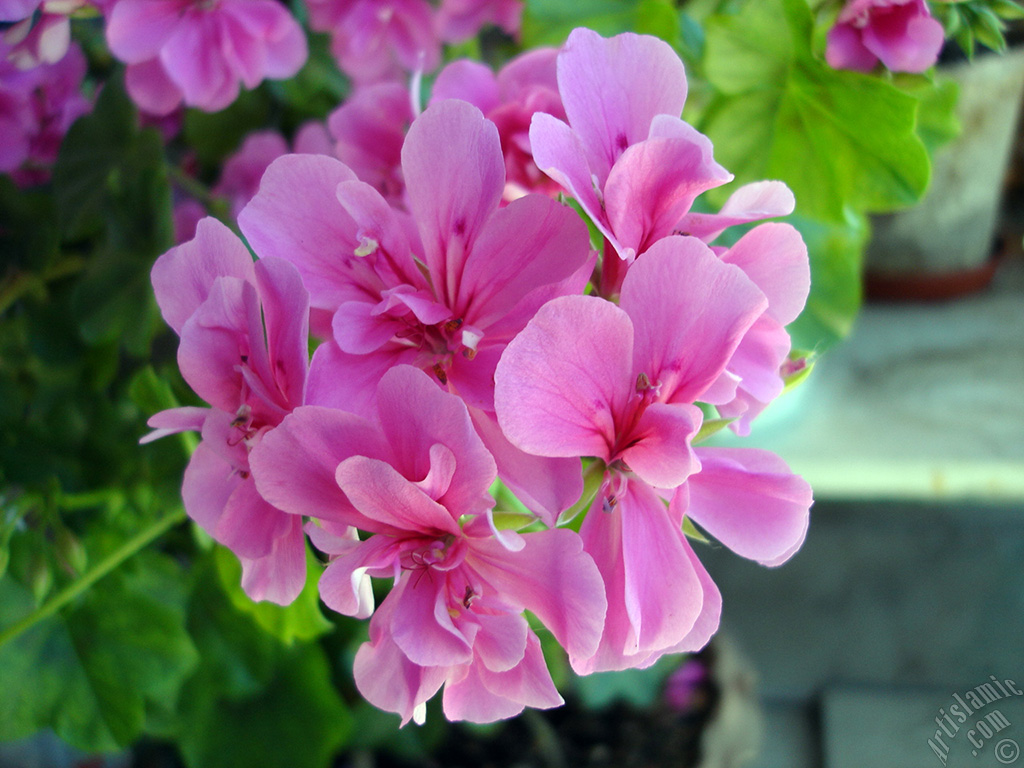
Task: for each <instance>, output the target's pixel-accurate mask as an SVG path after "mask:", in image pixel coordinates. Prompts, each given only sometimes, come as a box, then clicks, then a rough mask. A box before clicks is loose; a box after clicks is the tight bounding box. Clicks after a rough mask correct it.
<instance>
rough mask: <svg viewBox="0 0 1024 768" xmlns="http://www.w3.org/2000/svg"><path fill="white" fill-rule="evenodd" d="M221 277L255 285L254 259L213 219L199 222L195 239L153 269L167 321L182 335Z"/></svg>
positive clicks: (154, 279) (175, 249)
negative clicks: (190, 318)
mask: <svg viewBox="0 0 1024 768" xmlns="http://www.w3.org/2000/svg"><path fill="white" fill-rule="evenodd" d="M218 277H236V278H239V279H241V280H246V281H250V282H251V281H253V280H254V277H255V272H254V270H253V263H252V257H251V256H250V255H249V251H248V249H246V247H245V245H244V244H243V243H242V241H241V240H239V239H238V237H237V235H235V234H234V233H233V232H232V231H231V230H230V229H228V228H227V227H226V226H224V225H223V224H221V223H220V222H219V221H217V220H216V219H214V218H212V217H207V218H205V219H203V220H202V221H200V222H199V224H198V226H197V227H196V236H195V237H194V238H193V239H192V240H190V241H189V242H187V243H183V244H182V245H179V246H176V247H174V248H171V249H170V250H169V251H167V253H165V254H164V255H163V256H161V257H160V258H159V259H157V260H156V263H155V264H154V265H153V271H152V276H151V278H152V281H153V290H154V292H155V293H156V300H157V303H158V304H159V305H160V311H161V313H163V316H164V320H166V321H167V324H168V325H169V326H171V328H173V329H174V330H175V332H176V333H178V334H179V335H180V334H181V328H182V326H183V325H184V324H185V321H186V320H188V319H189V317H191V316H192V314H193V313H194V312H195V311H196V309H198V308H199V305H200V304H202V303H203V302H204V301H206V298H207V297H208V296H209V295H210V289H211V288H212V287H213V283H214V281H215V280H216V279H217V278H218Z"/></svg>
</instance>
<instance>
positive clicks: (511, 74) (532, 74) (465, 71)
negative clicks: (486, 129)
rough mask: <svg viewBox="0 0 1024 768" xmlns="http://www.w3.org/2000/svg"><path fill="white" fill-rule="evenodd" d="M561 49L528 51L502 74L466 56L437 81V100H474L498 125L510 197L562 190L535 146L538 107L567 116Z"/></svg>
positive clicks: (506, 187)
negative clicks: (536, 156)
mask: <svg viewBox="0 0 1024 768" xmlns="http://www.w3.org/2000/svg"><path fill="white" fill-rule="evenodd" d="M557 55H558V51H557V50H556V49H554V48H538V49H535V50H531V51H527V52H526V53H524V54H522V55H520V56H517V57H516V58H514V59H512V61H510V62H509V63H508V64H506V65H505V66H504V67H502V68H501V70H499V71H498V73H497V75H495V73H494V72H492V71H491V69H490V68H489V67H487V66H485V65H484V64H481V63H479V62H475V61H470V60H468V59H463V60H459V61H454V62H452V63H451V64H449V65H448V66H446V67H445V68H444V69H442V70H441V72H440V73H439V74H438V76H437V79H436V80H435V81H434V88H433V91H432V95H431V101H432V102H434V101H441V100H444V99H462V100H463V101H468V102H469V103H470V104H473V105H474V106H476V107H477V108H478V109H479V110H480V111H481V112H483V113H484V115H485V116H486V117H487V119H488V120H490V121H491V122H493V123H494V124H495V125H496V126H497V128H498V135H499V136H500V137H501V151H502V154H503V155H504V158H505V193H504V198H505V200H515V199H516V198H517V197H522V196H523V195H525V194H526V193H528V192H541V193H543V194H547V195H550V196H552V197H554V196H555V195H556V194H557V193H558V192H559V191H560V188H559V186H558V184H556V183H555V182H553V181H552V180H551V179H549V178H548V177H547V176H545V175H544V173H542V172H541V170H540V169H539V168H538V167H537V164H536V163H535V162H534V160H533V152H532V150H531V148H530V121H531V119H532V118H533V115H534V114H535V113H538V112H544V113H546V114H549V115H552V116H554V117H557V118H559V119H564V118H565V109H564V108H563V107H562V100H561V98H560V97H559V95H558V82H557V80H556V74H555V61H556V57H557Z"/></svg>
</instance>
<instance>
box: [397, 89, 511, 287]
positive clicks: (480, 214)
mask: <svg viewBox="0 0 1024 768" xmlns="http://www.w3.org/2000/svg"><path fill="white" fill-rule="evenodd" d="M402 170H403V172H404V174H405V184H406V188H407V190H408V195H409V207H410V209H411V211H412V213H413V216H414V217H415V219H416V223H417V225H418V226H419V231H420V236H421V237H422V240H423V247H424V251H425V253H424V255H425V258H426V263H427V267H428V268H429V270H430V276H431V280H432V281H433V284H434V287H435V290H436V291H437V293H438V296H439V298H440V297H442V296H443V297H444V301H445V303H446V304H448V305H449V306H451V303H452V300H453V299H454V298H455V293H456V286H457V285H458V280H459V278H460V276H461V274H462V270H463V268H464V264H465V259H466V256H467V254H468V253H469V252H470V250H472V248H473V244H474V243H475V241H476V238H477V236H478V235H479V234H480V231H481V229H482V228H483V225H484V223H485V222H486V221H487V219H488V218H489V217H490V216H491V214H492V213H493V212H494V210H495V209H496V208H497V207H498V202H499V201H500V200H501V194H502V190H503V188H504V186H505V164H504V162H503V161H502V156H501V143H500V141H499V139H498V130H497V128H495V127H494V124H493V123H491V122H489V121H487V120H485V119H484V116H483V115H482V114H481V113H480V110H478V109H477V108H476V107H474V106H472V105H471V104H467V103H465V102H462V101H456V100H449V101H443V102H438V103H436V104H432V105H431V106H429V107H428V108H427V110H426V111H425V112H424V113H423V114H422V115H420V117H419V118H417V119H416V121H415V122H414V123H413V124H412V126H411V127H410V128H409V133H408V136H407V137H406V140H405V146H404V147H403V148H402Z"/></svg>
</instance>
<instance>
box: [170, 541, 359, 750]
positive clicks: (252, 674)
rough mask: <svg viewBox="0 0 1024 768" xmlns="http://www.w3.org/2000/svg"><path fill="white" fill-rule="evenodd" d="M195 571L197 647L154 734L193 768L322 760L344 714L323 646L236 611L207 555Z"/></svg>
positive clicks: (338, 740) (343, 729)
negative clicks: (173, 705) (171, 708)
mask: <svg viewBox="0 0 1024 768" xmlns="http://www.w3.org/2000/svg"><path fill="white" fill-rule="evenodd" d="M194 574H195V582H194V583H195V590H194V592H193V599H192V601H191V604H190V606H189V614H190V620H189V629H190V630H191V631H192V634H193V636H194V637H195V638H196V642H197V644H198V645H199V647H201V648H202V649H203V656H202V659H201V661H200V665H199V668H198V669H197V670H196V673H195V674H194V675H193V676H192V678H191V679H189V680H188V682H187V683H186V684H185V687H184V688H183V690H182V696H181V698H180V700H179V706H178V709H177V713H176V714H175V715H174V716H172V717H169V718H167V720H166V721H165V722H164V723H163V728H162V729H161V734H162V735H164V736H165V737H168V738H172V739H174V740H175V741H176V742H177V743H178V745H179V747H180V749H181V751H182V753H183V755H184V757H185V760H186V762H187V764H188V765H189V766H190V768H221V767H222V766H223V767H225V768H235V767H236V766H246V768H264V767H265V768H280V766H288V768H326V766H328V765H330V762H331V757H332V756H333V755H334V754H335V752H336V751H337V749H338V748H339V747H340V746H341V745H342V744H343V743H344V742H345V740H346V739H347V738H348V737H349V734H350V732H351V718H350V716H349V713H348V710H347V708H346V707H345V705H344V704H343V703H342V701H341V699H340V697H339V695H338V692H337V690H335V688H334V686H333V684H332V674H331V669H330V667H329V665H328V663H327V660H326V658H325V656H324V653H323V651H322V650H321V649H320V647H319V646H318V645H310V644H305V643H295V644H294V645H293V646H290V647H285V646H283V645H282V644H281V643H280V642H278V640H277V639H276V638H274V637H273V636H272V635H270V634H269V633H267V632H265V631H264V630H263V629H261V628H260V627H259V626H258V625H257V624H256V621H255V619H254V617H253V616H252V615H251V614H248V613H242V612H240V611H238V610H237V609H236V608H235V607H234V605H233V604H232V601H231V600H230V599H229V598H228V597H227V596H226V595H225V594H224V592H223V591H222V590H221V588H220V585H219V577H218V576H217V573H216V566H215V564H214V563H213V562H210V561H203V562H200V563H198V564H197V566H196V568H195V569H194Z"/></svg>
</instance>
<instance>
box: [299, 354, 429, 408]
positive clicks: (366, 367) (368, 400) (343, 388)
mask: <svg viewBox="0 0 1024 768" xmlns="http://www.w3.org/2000/svg"><path fill="white" fill-rule="evenodd" d="M416 357H417V351H416V350H415V349H409V348H407V347H399V346H397V345H387V346H384V347H382V348H381V349H379V350H377V351H376V352H374V353H373V354H368V355H350V354H348V353H347V352H342V351H341V348H340V347H339V346H338V345H337V344H336V343H335V342H334V341H325V342H324V343H323V344H321V345H320V346H319V347H317V348H316V352H314V353H313V359H312V360H311V361H310V363H309V378H308V379H307V382H306V402H307V403H308V404H309V405H322V406H326V407H329V408H336V409H339V410H343V411H350V412H352V413H358V414H360V415H361V416H365V417H367V418H376V415H377V383H378V382H379V381H380V379H381V377H382V376H383V375H384V374H385V373H386V372H387V371H389V370H391V369H392V368H394V367H395V366H397V365H401V364H410V363H413V362H415V360H416Z"/></svg>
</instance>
